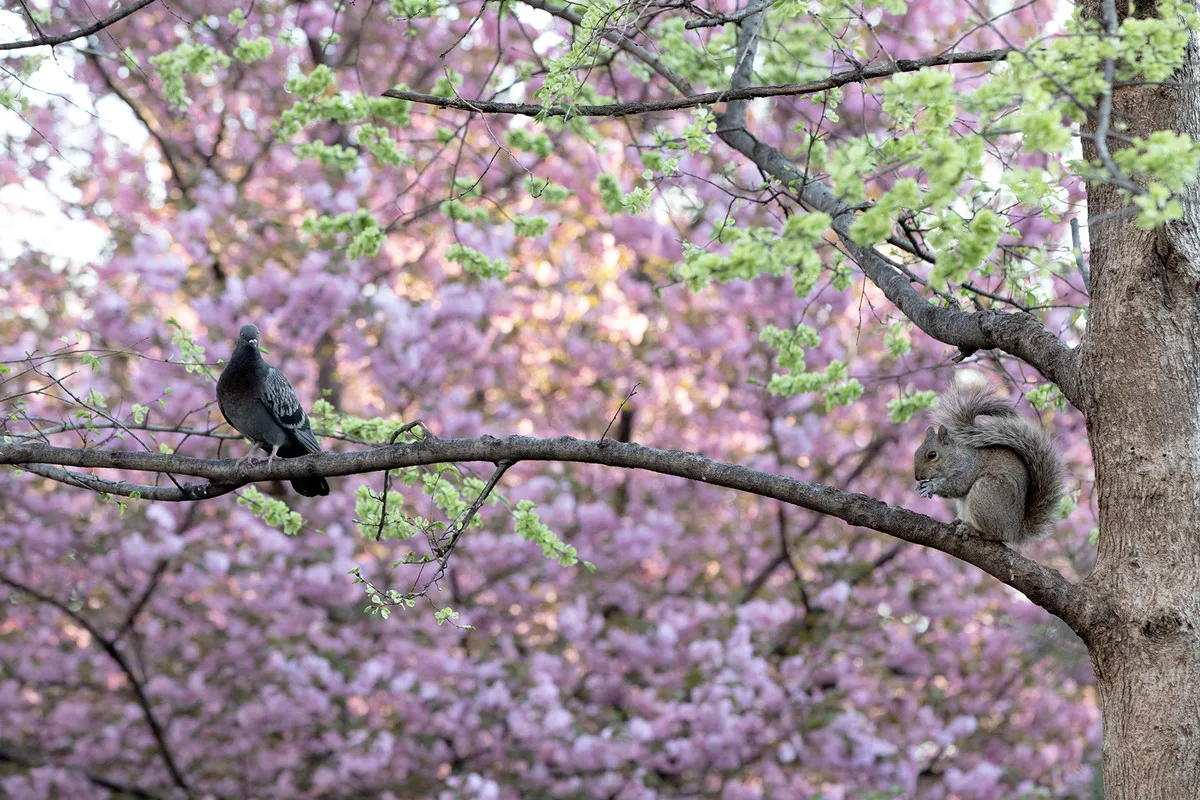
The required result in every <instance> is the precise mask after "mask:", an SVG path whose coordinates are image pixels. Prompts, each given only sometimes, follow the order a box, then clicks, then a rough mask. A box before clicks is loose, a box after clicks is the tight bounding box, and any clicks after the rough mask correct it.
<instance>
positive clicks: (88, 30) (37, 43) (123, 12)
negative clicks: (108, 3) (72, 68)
mask: <svg viewBox="0 0 1200 800" xmlns="http://www.w3.org/2000/svg"><path fill="white" fill-rule="evenodd" d="M153 2H154V0H137V1H136V2H135V3H134V4H133V5H131V6H127V7H126V8H122V9H118V10H116V11H114V12H113V13H111V14H109V15H108V16H107V17H105V18H104V19H98V20H96V21H95V22H93V23H92V24H91V25H88V26H86V27H83V28H80V29H78V30H75V31H71V32H70V33H64V34H62V35H61V36H39V37H38V38H36V39H26V40H25V41H23V42H0V50H24V49H25V48H28V47H43V46H49V47H54V46H55V45H60V44H64V43H66V42H69V41H71V40H73V39H82V38H83V37H85V36H91V35H92V34H93V33H96V32H97V31H102V30H104V29H105V28H107V27H108V26H109V25H112V24H113V23H114V22H120V21H121V20H123V19H125V18H126V17H128V16H129V15H130V14H134V13H136V12H138V11H141V10H142V9H143V8H145V7H146V6H148V5H150V4H151V3H153Z"/></svg>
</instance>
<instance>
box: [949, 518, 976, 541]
mask: <svg viewBox="0 0 1200 800" xmlns="http://www.w3.org/2000/svg"><path fill="white" fill-rule="evenodd" d="M950 524H951V525H953V526H954V534H955V535H956V536H958V537H960V538H962V539H966V538H967V537H968V536H971V535H972V531H973V530H974V529H973V528H972V527H971V526H970V525H968V524H967V523H965V522H963V521H962V520H961V519H959V518H958V517H955V518H954V519H952V520H950Z"/></svg>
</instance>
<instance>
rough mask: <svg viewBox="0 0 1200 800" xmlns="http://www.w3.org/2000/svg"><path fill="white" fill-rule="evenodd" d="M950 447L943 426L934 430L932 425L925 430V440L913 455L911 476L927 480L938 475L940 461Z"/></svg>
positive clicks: (948, 438) (948, 432) (948, 434)
mask: <svg viewBox="0 0 1200 800" xmlns="http://www.w3.org/2000/svg"><path fill="white" fill-rule="evenodd" d="M950 446H951V442H950V431H948V430H946V426H945V425H939V426H938V427H937V428H934V427H933V426H932V425H931V426H929V427H928V428H926V429H925V440H924V441H922V442H921V446H920V447H918V448H917V452H916V453H914V454H913V476H914V477H915V478H916V479H917V480H919V481H923V480H927V479H929V478H932V477H934V476H936V475H937V474H938V467H939V466H940V459H941V458H942V457H943V455H944V451H946V450H947V449H948V448H949V447H950Z"/></svg>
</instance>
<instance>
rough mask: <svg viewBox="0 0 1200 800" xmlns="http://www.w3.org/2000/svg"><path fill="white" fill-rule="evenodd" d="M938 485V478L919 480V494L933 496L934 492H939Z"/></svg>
mask: <svg viewBox="0 0 1200 800" xmlns="http://www.w3.org/2000/svg"><path fill="white" fill-rule="evenodd" d="M938 485H939V484H938V480H937V478H930V479H928V480H924V481H917V494H919V495H921V497H933V495H934V493H935V492H937V489H938Z"/></svg>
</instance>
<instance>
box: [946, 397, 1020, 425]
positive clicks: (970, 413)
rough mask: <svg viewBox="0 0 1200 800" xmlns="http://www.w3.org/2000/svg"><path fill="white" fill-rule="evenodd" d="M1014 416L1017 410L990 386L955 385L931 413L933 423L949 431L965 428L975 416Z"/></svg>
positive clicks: (971, 423) (972, 422) (973, 422)
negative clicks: (963, 386)
mask: <svg viewBox="0 0 1200 800" xmlns="http://www.w3.org/2000/svg"><path fill="white" fill-rule="evenodd" d="M979 416H986V417H1015V416H1018V414H1017V410H1016V409H1015V408H1013V407H1012V406H1010V405H1009V404H1008V403H1006V402H1004V401H1003V400H1001V399H1000V397H999V396H998V395H997V394H996V390H995V389H994V388H993V387H991V386H976V387H974V388H969V389H963V388H958V387H955V388H953V389H951V390H950V391H948V392H946V393H945V394H943V395H942V397H941V405H939V406H938V409H937V411H935V412H934V413H933V424H934V425H935V426H936V425H945V426H946V427H947V428H949V429H950V430H951V431H954V430H966V429H967V428H970V427H971V426H973V425H974V424H975V418H976V417H979Z"/></svg>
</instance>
